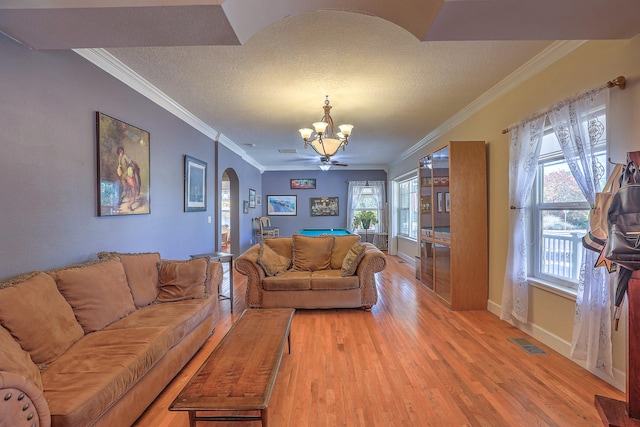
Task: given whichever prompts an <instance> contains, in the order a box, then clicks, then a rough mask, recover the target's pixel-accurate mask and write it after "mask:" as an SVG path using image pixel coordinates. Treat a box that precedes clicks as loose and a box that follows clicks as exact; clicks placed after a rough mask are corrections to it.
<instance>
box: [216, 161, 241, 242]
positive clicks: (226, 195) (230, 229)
mask: <svg viewBox="0 0 640 427" xmlns="http://www.w3.org/2000/svg"><path fill="white" fill-rule="evenodd" d="M220 195H221V196H220V198H221V200H220V212H219V215H220V217H219V218H220V220H219V224H220V230H219V234H218V236H219V238H220V240H219V243H218V250H221V251H223V252H228V253H233V251H234V250H235V251H236V252H237V251H238V250H239V248H240V185H239V183H238V175H237V174H236V172H235V171H234V170H233V169H231V168H228V169H225V170H224V172H222V179H221V188H220Z"/></svg>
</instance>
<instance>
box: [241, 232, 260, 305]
mask: <svg viewBox="0 0 640 427" xmlns="http://www.w3.org/2000/svg"><path fill="white" fill-rule="evenodd" d="M259 250H260V245H259V244H255V245H253V246H252V247H250V248H249V249H247V251H246V252H245V253H243V254H242V255H240V256H239V257H238V258H236V262H235V264H236V270H237V271H238V273H240V274H243V275H245V276H247V293H246V294H245V300H246V303H247V307H251V308H256V307H262V279H264V277H265V274H264V270H263V269H262V267H260V265H258V252H259Z"/></svg>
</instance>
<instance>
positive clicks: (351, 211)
mask: <svg viewBox="0 0 640 427" xmlns="http://www.w3.org/2000/svg"><path fill="white" fill-rule="evenodd" d="M365 188H367V189H369V188H370V189H371V193H372V194H373V195H374V196H375V197H376V200H377V209H376V215H377V217H378V224H377V225H376V230H378V231H379V232H386V231H387V209H386V201H387V196H386V191H385V181H349V191H348V194H347V198H348V205H347V228H349V229H353V217H354V216H355V210H356V209H357V207H358V202H359V201H360V197H361V196H362V193H363V192H364V190H365Z"/></svg>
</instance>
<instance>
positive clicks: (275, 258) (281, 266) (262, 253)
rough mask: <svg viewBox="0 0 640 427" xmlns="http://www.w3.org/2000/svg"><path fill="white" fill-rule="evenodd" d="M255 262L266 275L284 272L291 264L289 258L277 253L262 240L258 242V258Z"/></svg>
mask: <svg viewBox="0 0 640 427" xmlns="http://www.w3.org/2000/svg"><path fill="white" fill-rule="evenodd" d="M256 262H257V263H258V265H259V266H260V267H262V269H263V270H264V274H266V275H267V277H271V276H279V275H281V274H284V273H285V272H286V271H287V269H288V268H289V266H290V265H291V260H290V259H289V258H287V257H286V256H284V255H278V254H277V253H276V251H274V250H273V249H271V248H270V247H269V246H267V245H266V244H265V243H264V242H261V243H260V250H259V251H258V259H257V260H256Z"/></svg>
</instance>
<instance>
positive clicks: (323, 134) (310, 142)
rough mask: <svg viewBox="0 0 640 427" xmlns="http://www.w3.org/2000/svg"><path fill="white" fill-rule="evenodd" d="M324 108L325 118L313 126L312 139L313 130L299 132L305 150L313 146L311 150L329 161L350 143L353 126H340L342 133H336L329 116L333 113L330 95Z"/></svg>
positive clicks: (307, 129)
mask: <svg viewBox="0 0 640 427" xmlns="http://www.w3.org/2000/svg"><path fill="white" fill-rule="evenodd" d="M322 108H323V109H324V116H323V117H322V119H321V120H320V121H319V122H315V123H314V124H313V127H314V129H315V131H316V134H315V135H314V136H313V137H312V136H311V135H312V134H313V129H309V128H304V129H300V131H299V132H300V136H302V139H304V148H307V147H308V146H311V148H313V149H314V150H316V153H318V154H320V155H321V156H322V157H323V158H325V159H326V160H327V161H328V160H329V158H330V157H331V156H333V155H335V154H336V153H337V152H338V150H339V149H340V148H341V147H342V150H343V151H344V148H345V147H346V146H347V143H348V142H349V135H351V129H353V126H352V125H340V126H338V128H339V129H340V132H338V133H334V130H333V119H332V118H331V114H329V112H330V111H331V105H329V95H326V99H325V101H324V107H322ZM327 169H328V168H327ZM323 170H324V169H323Z"/></svg>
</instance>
